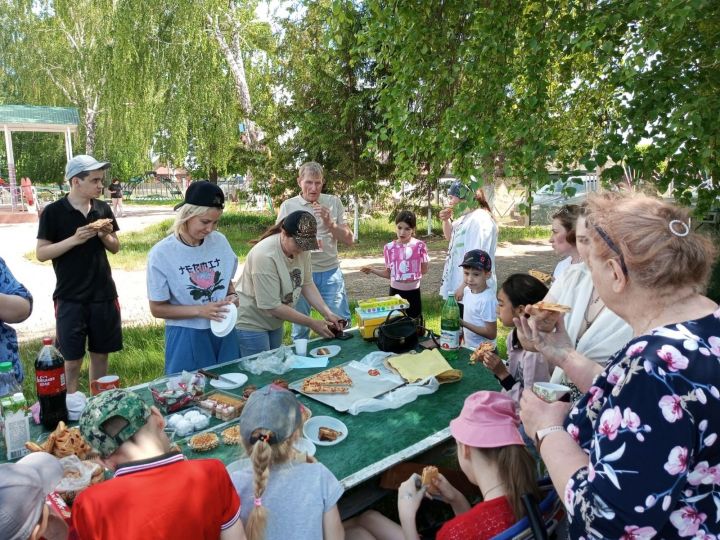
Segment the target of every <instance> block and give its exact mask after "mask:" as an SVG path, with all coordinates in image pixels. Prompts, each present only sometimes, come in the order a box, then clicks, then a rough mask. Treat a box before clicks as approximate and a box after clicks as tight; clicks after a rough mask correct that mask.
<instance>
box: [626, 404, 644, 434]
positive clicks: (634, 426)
mask: <svg viewBox="0 0 720 540" xmlns="http://www.w3.org/2000/svg"><path fill="white" fill-rule="evenodd" d="M641 425H642V422H640V417H639V416H638V415H637V414H636V413H634V412H633V411H632V410H631V409H630V407H626V408H625V410H624V411H623V419H622V427H626V428H628V429H629V430H630V431H632V432H633V433H635V432H636V431H637V430H638V428H639V427H640V426H641Z"/></svg>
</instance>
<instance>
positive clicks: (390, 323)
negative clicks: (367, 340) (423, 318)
mask: <svg viewBox="0 0 720 540" xmlns="http://www.w3.org/2000/svg"><path fill="white" fill-rule="evenodd" d="M396 311H399V312H400V313H402V316H399V317H394V318H392V319H391V318H390V317H391V316H392V314H393V313H395V312H396ZM375 339H377V346H378V348H379V349H380V350H381V351H385V352H394V353H403V352H407V351H409V350H411V349H414V348H415V347H416V346H417V344H418V323H417V320H415V319H413V318H412V317H410V316H409V315H408V314H407V313H406V312H405V310H404V309H394V310H392V311H391V312H390V313H388V316H387V318H386V319H385V322H383V323H381V324H380V326H378V327H377V328H376V329H375Z"/></svg>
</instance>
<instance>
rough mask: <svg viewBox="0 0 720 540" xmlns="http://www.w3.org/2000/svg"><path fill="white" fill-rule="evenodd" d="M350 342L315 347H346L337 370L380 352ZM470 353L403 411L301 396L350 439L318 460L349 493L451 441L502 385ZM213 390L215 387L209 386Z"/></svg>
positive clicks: (225, 454) (144, 387) (294, 373)
mask: <svg viewBox="0 0 720 540" xmlns="http://www.w3.org/2000/svg"><path fill="white" fill-rule="evenodd" d="M349 332H351V333H352V334H353V337H352V339H348V340H346V341H338V340H315V341H313V342H312V345H313V346H321V345H324V344H328V343H332V344H333V345H340V346H341V347H342V349H341V351H340V353H338V354H337V355H336V356H335V357H333V358H331V359H330V363H329V366H328V367H334V366H337V365H339V364H343V363H345V362H348V361H351V360H360V359H362V358H363V357H364V356H365V355H367V354H368V353H371V352H374V351H377V350H378V349H377V346H376V344H375V343H373V342H368V341H365V340H364V339H362V338H361V337H360V335H359V334H358V333H357V330H350V331H349ZM470 352H471V351H470V350H468V349H462V348H461V350H460V352H459V353H458V358H457V360H454V361H451V362H450V364H451V366H452V367H453V368H457V369H460V370H462V371H463V378H462V380H460V381H459V382H454V383H448V384H442V385H440V387H439V389H438V390H437V391H436V392H435V393H433V394H429V395H422V396H419V397H418V398H417V399H416V400H415V401H413V402H411V403H408V404H407V405H404V406H403V407H401V408H399V409H394V410H385V411H379V412H363V413H360V414H358V415H357V416H353V415H351V414H349V413H341V412H338V411H336V410H335V409H333V408H332V407H330V406H328V405H325V404H323V403H320V402H318V401H316V400H314V399H312V398H309V397H307V396H305V395H300V394H298V395H297V396H298V399H299V401H300V402H301V403H302V404H303V405H305V406H307V407H308V408H309V409H310V410H311V411H312V414H313V416H320V415H325V416H332V417H335V418H338V419H339V420H341V421H342V422H344V424H345V425H346V426H347V428H348V436H347V438H346V439H345V440H344V441H341V442H340V443H338V444H336V445H334V446H317V452H316V454H315V457H316V458H317V460H318V461H320V462H321V463H323V464H324V465H325V466H326V467H327V468H328V469H330V471H332V473H333V474H334V475H335V476H336V477H337V478H338V480H340V482H341V483H342V485H343V486H344V488H345V489H346V490H349V489H351V488H354V487H356V486H360V485H361V484H362V483H363V482H366V481H368V480H370V479H373V478H374V477H377V476H378V475H379V474H380V473H382V472H383V471H385V470H386V469H388V468H390V467H392V466H393V465H396V464H398V463H400V462H402V461H406V460H408V459H410V458H413V457H415V456H417V455H419V454H421V453H423V452H425V451H427V450H429V449H431V448H433V447H435V446H437V445H439V444H441V443H443V442H445V441H447V440H448V439H450V430H449V427H448V426H449V422H450V420H452V419H453V418H455V417H456V416H457V415H458V413H459V412H460V409H461V408H462V405H463V401H464V400H465V398H466V397H467V396H468V395H470V394H471V393H473V392H476V391H478V390H499V389H500V385H499V384H498V382H497V381H496V379H495V378H494V376H493V375H492V373H490V371H488V370H487V369H486V368H485V367H484V366H483V365H482V364H477V365H469V358H470ZM323 369H327V368H315V369H293V370H291V371H289V372H287V373H285V374H283V375H275V374H272V373H262V374H260V375H252V374H248V376H249V379H248V382H247V383H246V385H247V384H254V385H256V386H257V387H258V388H260V387H262V386H264V385H266V384H269V383H271V382H272V381H273V380H275V379H277V378H283V379H285V380H287V381H288V382H289V383H292V382H293V381H296V380H298V379H302V378H305V377H307V376H310V375H312V374H314V373H316V372H319V371H322V370H323ZM207 370H208V371H211V372H213V373H217V374H224V373H232V372H237V371H239V370H240V368H239V366H238V361H237V360H234V361H231V362H226V363H223V364H218V365H216V366H211V367H210V368H207ZM244 387H245V385H244V386H242V387H240V388H238V389H236V390H223V391H224V392H227V393H230V394H233V395H236V396H241V395H242V391H243V388H244ZM208 388H210V389H212V387H208ZM131 389H132V390H134V391H135V392H137V393H138V394H139V395H140V396H142V398H143V399H145V400H146V401H147V402H148V403H152V402H153V401H152V395H151V393H150V390H149V388H148V383H144V384H140V385H137V386H134V387H132V388H131ZM237 421H238V420H237V419H234V420H231V421H230V422H224V423H219V424H218V423H217V422H215V423H214V424H211V428H212V429H214V430H216V432H217V433H218V435H219V434H220V431H221V430H222V429H224V428H226V427H229V426H230V425H233V424H234V423H236V422H237ZM31 432H32V433H31V438H32V439H33V440H42V439H43V435H46V433H43V428H42V426H35V425H33V426H32V428H31ZM186 441H187V440H186V439H185V440H181V441H179V446H180V447H181V449H182V451H183V453H184V454H185V455H186V456H187V457H188V458H190V459H193V458H217V459H220V460H222V461H223V462H224V463H225V464H226V465H227V464H230V463H232V462H234V461H237V460H238V459H240V458H242V457H243V456H244V451H243V449H242V446H228V445H224V444H222V443H221V444H220V446H219V447H218V448H216V449H215V450H213V451H210V452H202V453H197V452H194V451H192V450H191V449H189V448H188V447H187V445H186Z"/></svg>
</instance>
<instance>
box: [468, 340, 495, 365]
mask: <svg viewBox="0 0 720 540" xmlns="http://www.w3.org/2000/svg"><path fill="white" fill-rule="evenodd" d="M494 350H495V344H494V343H493V342H492V341H483V342H482V343H481V344H480V345H478V346H477V348H476V349H475V350H474V351H473V352H472V354H471V355H470V364H471V365H474V364H477V363H478V361H479V360H482V357H483V355H484V354H485V353H489V352H493V351H494Z"/></svg>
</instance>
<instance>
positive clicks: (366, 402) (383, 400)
mask: <svg viewBox="0 0 720 540" xmlns="http://www.w3.org/2000/svg"><path fill="white" fill-rule="evenodd" d="M389 356H394V354H393V353H387V352H380V351H377V352H372V353H370V354H367V355H365V356H364V357H363V359H362V360H360V361H359V362H360V363H362V364H364V365H366V366H367V367H368V368H376V369H379V370H381V371H387V370H388V368H387V366H386V365H385V360H386V359H387V357H389ZM391 376H393V377H398V378H400V376H399V375H397V374H396V373H394V372H393V373H392V375H391ZM438 388H440V384H439V383H438V381H437V379H436V378H435V377H429V378H427V379H425V380H422V381H418V382H416V383H412V384H406V385H404V386H401V387H400V388H396V389H395V390H393V391H391V392H388V393H387V394H383V395H382V396H380V397H376V398H367V399H360V400H358V401H356V402H355V403H353V404H352V405H351V406H350V408H349V409H348V412H349V413H350V414H352V415H357V414H359V413H361V412H376V411H384V410H387V409H399V408H400V407H402V406H403V405H406V404H408V403H411V402H413V401H415V400H416V399H417V398H418V396H422V395H426V394H432V393H434V392H436V391H437V389H438Z"/></svg>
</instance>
